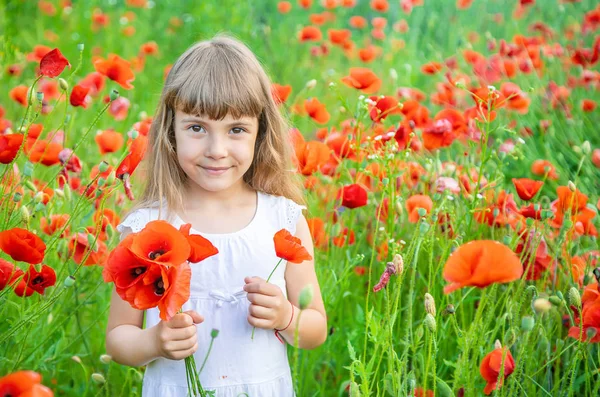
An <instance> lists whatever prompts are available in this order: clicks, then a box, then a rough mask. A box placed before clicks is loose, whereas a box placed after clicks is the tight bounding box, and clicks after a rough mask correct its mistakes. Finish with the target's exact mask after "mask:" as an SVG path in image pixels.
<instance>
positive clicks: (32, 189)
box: [25, 180, 37, 192]
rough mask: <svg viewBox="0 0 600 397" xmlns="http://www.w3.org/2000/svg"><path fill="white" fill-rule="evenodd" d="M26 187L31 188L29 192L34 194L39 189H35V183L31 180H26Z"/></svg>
mask: <svg viewBox="0 0 600 397" xmlns="http://www.w3.org/2000/svg"><path fill="white" fill-rule="evenodd" d="M25 186H26V187H28V188H29V190H31V191H33V192H37V187H35V185H34V184H33V182H31V181H30V180H26V181H25Z"/></svg>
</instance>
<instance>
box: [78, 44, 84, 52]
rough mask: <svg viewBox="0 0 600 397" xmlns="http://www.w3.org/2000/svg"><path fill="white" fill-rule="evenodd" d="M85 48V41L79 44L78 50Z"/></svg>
mask: <svg viewBox="0 0 600 397" xmlns="http://www.w3.org/2000/svg"><path fill="white" fill-rule="evenodd" d="M84 48H85V45H84V44H83V43H79V44H77V51H79V52H82V51H83V49H84Z"/></svg>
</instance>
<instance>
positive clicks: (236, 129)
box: [231, 127, 246, 135]
mask: <svg viewBox="0 0 600 397" xmlns="http://www.w3.org/2000/svg"><path fill="white" fill-rule="evenodd" d="M231 132H233V135H239V134H243V133H244V132H246V130H245V129H243V128H240V127H234V128H232V129H231Z"/></svg>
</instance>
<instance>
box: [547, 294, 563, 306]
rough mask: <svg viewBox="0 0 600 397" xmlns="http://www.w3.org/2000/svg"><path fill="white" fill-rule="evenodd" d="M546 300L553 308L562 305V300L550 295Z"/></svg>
mask: <svg viewBox="0 0 600 397" xmlns="http://www.w3.org/2000/svg"><path fill="white" fill-rule="evenodd" d="M548 300H549V301H550V302H551V303H552V304H553V305H554V306H561V305H562V300H561V299H560V298H559V297H558V296H555V295H552V296H551V297H550V298H548Z"/></svg>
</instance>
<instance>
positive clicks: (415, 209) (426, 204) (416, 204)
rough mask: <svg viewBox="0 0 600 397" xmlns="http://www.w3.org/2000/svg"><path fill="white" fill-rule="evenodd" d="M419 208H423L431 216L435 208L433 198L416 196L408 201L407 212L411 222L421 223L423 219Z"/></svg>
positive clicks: (422, 195)
mask: <svg viewBox="0 0 600 397" xmlns="http://www.w3.org/2000/svg"><path fill="white" fill-rule="evenodd" d="M419 208H423V209H424V210H425V212H426V213H427V214H429V213H430V212H431V209H432V208H433V201H432V200H431V197H429V196H427V195H424V194H415V195H414V196H411V197H409V198H408V200H406V211H407V212H408V221H409V222H411V223H417V222H418V221H419V219H420V218H421V216H420V215H419Z"/></svg>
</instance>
